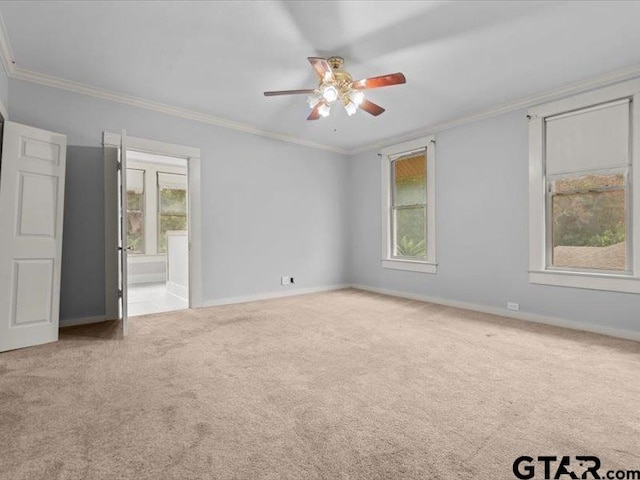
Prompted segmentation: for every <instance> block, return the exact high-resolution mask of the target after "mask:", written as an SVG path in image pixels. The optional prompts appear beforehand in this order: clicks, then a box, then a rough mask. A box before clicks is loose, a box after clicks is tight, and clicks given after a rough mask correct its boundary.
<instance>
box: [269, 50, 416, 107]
mask: <svg viewBox="0 0 640 480" xmlns="http://www.w3.org/2000/svg"><path fill="white" fill-rule="evenodd" d="M308 60H309V62H310V63H311V65H312V66H313V68H314V69H315V71H316V73H317V74H318V87H317V88H309V89H304V90H279V91H275V92H264V95H265V96H266V97H272V96H276V95H299V94H309V97H308V98H307V103H308V104H309V108H311V109H312V110H311V114H309V116H308V117H307V120H318V119H319V118H320V117H328V116H329V113H331V104H332V103H333V102H335V101H340V102H342V104H343V105H344V109H345V110H346V111H347V114H348V115H349V116H351V115H353V114H354V113H356V112H357V111H358V108H360V109H361V110H364V111H365V112H367V113H370V114H371V115H373V116H374V117H377V116H378V115H380V114H381V113H383V112H384V108H382V107H381V106H380V105H376V104H375V103H373V102H370V101H369V100H367V99H366V98H364V92H363V90H367V89H370V88H379V87H388V86H390V85H399V84H401V83H406V82H407V80H406V78H405V77H404V75H403V74H402V73H400V72H398V73H391V74H389V75H381V76H379V77H371V78H364V79H362V80H356V81H355V82H354V81H353V79H352V78H351V75H350V74H349V73H348V72H346V71H344V70H343V69H342V66H343V65H344V59H343V58H342V57H330V58H319V57H309V58H308Z"/></svg>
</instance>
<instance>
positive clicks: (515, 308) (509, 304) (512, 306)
mask: <svg viewBox="0 0 640 480" xmlns="http://www.w3.org/2000/svg"><path fill="white" fill-rule="evenodd" d="M507 308H508V309H509V310H513V311H515V312H517V311H518V310H520V304H518V303H514V302H507Z"/></svg>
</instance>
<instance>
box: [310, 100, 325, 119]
mask: <svg viewBox="0 0 640 480" xmlns="http://www.w3.org/2000/svg"><path fill="white" fill-rule="evenodd" d="M320 105H322V103H319V104H317V105H316V106H315V107H313V110H311V113H310V114H309V116H308V117H307V120H318V119H319V118H320V112H319V111H318V109H319V108H320Z"/></svg>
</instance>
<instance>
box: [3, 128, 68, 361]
mask: <svg viewBox="0 0 640 480" xmlns="http://www.w3.org/2000/svg"><path fill="white" fill-rule="evenodd" d="M66 146H67V138H66V136H64V135H60V134H57V133H51V132H47V131H44V130H39V129H36V128H32V127H27V126H25V125H20V124H18V123H13V122H6V123H5V125H4V140H3V152H2V164H1V170H0V351H5V350H13V349H16V348H22V347H29V346H31V345H38V344H41V343H47V342H55V341H56V340H58V321H59V314H60V265H61V259H62V219H63V212H64V181H65V164H66Z"/></svg>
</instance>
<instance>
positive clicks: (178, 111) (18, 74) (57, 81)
mask: <svg viewBox="0 0 640 480" xmlns="http://www.w3.org/2000/svg"><path fill="white" fill-rule="evenodd" d="M9 76H10V77H11V78H14V79H16V80H23V81H25V82H31V83H37V84H40V85H46V86H48V87H54V88H59V89H62V90H67V91H70V92H74V93H79V94H81V95H88V96H91V97H95V98H100V99H102V100H109V101H112V102H117V103H122V104H125V105H129V106H132V107H138V108H143V109H145V110H152V111H155V112H160V113H164V114H167V115H172V116H174V117H180V118H185V119H187V120H193V121H196V122H200V123H207V124H209V125H215V126H218V127H223V128H230V129H232V130H237V131H240V132H244V133H249V134H252V135H258V136H260V137H266V138H270V139H273V140H280V141H282V142H287V143H294V144H296V145H302V146H304V147H311V148H316V149H320V150H327V151H329V152H334V153H340V154H343V155H346V154H348V153H349V152H348V151H347V150H343V149H341V148H337V147H332V146H330V145H324V144H321V143H316V142H312V141H310V140H303V139H301V138H296V137H291V136H289V135H283V134H280V133H275V132H270V131H267V130H262V129H260V128H258V127H255V126H253V125H249V124H246V123H240V122H235V121H233V120H227V119H224V118H220V117H216V116H214V115H209V114H207V113H203V112H199V111H197V110H190V109H187V108H182V107H176V106H174V105H169V104H167V103H161V102H156V101H153V100H147V99H145V98H141V97H136V96H133V95H127V94H124V93H120V92H116V91H113V90H107V89H104V88H100V87H94V86H92V85H87V84H85V83H80V82H74V81H72V80H67V79H64V78H60V77H54V76H52V75H46V74H44V73H39V72H34V71H32V70H27V69H24V68H20V67H15V66H14V69H13V73H10V74H9Z"/></svg>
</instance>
